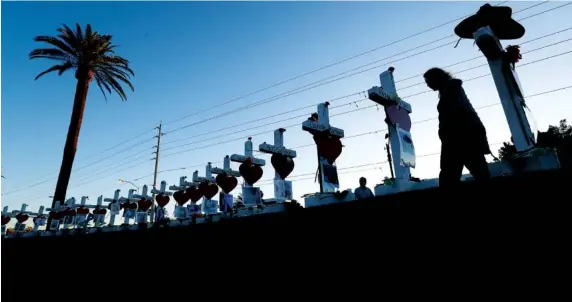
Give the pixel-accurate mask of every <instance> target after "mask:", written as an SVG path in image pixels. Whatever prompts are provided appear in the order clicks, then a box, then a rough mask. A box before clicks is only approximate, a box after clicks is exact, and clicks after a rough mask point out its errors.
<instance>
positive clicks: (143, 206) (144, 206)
mask: <svg viewBox="0 0 572 302" xmlns="http://www.w3.org/2000/svg"><path fill="white" fill-rule="evenodd" d="M137 205H138V206H139V209H140V210H142V211H147V210H149V209H150V208H151V206H152V205H153V203H152V202H151V200H147V199H139V200H137Z"/></svg>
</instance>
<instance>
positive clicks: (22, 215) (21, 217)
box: [1, 204, 46, 235]
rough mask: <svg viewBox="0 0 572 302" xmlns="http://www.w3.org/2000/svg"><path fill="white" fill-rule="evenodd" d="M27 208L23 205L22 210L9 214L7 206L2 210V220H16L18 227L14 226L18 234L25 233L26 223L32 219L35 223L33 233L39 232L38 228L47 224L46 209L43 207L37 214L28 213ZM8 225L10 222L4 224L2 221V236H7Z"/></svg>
mask: <svg viewBox="0 0 572 302" xmlns="http://www.w3.org/2000/svg"><path fill="white" fill-rule="evenodd" d="M27 208H28V205H27V204H22V207H21V208H20V210H14V211H12V212H9V208H8V206H5V207H4V208H3V209H2V219H9V220H11V219H12V218H15V219H16V221H17V222H16V225H15V226H14V230H15V231H16V232H17V233H21V232H24V231H25V229H26V222H27V221H28V219H29V218H30V217H31V218H32V220H33V222H34V229H33V231H37V230H38V227H39V226H40V225H43V224H45V222H46V219H45V216H44V207H43V206H41V207H40V210H39V211H38V212H37V213H35V212H31V211H27ZM42 222H43V224H41V223H42ZM7 223H8V221H6V223H4V221H2V231H1V233H2V235H4V234H6V225H7Z"/></svg>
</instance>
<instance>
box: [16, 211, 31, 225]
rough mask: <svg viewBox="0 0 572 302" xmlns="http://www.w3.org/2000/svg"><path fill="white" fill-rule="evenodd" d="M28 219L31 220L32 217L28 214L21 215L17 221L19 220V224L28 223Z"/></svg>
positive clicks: (17, 217)
mask: <svg viewBox="0 0 572 302" xmlns="http://www.w3.org/2000/svg"><path fill="white" fill-rule="evenodd" d="M28 218H30V216H28V214H23V213H19V214H18V215H16V220H18V222H19V223H24V222H26V220H28Z"/></svg>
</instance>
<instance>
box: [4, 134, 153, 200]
mask: <svg viewBox="0 0 572 302" xmlns="http://www.w3.org/2000/svg"><path fill="white" fill-rule="evenodd" d="M145 142H147V141H142V142H139V143H136V144H134V145H131V146H129V147H128V148H125V149H123V150H121V151H119V152H116V153H114V154H113V155H110V156H108V157H105V158H102V159H100V160H98V161H95V162H92V163H90V164H87V165H84V166H81V167H79V168H77V169H74V170H72V173H73V172H77V171H81V170H83V169H85V168H87V167H91V166H93V165H96V164H98V163H101V162H103V161H106V160H108V159H111V158H113V157H115V156H117V155H119V154H121V153H124V152H127V151H129V150H131V149H132V148H134V147H137V146H140V145H142V144H143V143H145ZM142 151H143V150H142ZM142 151H139V152H138V153H135V154H132V155H130V156H128V157H125V158H123V159H122V160H125V159H128V158H131V157H133V156H135V155H138V154H140V153H141V152H142ZM115 164H116V163H111V165H115ZM96 171H97V170H96ZM53 180H57V176H56V177H51V178H49V179H45V180H42V181H39V182H37V183H34V184H32V185H27V186H23V187H19V188H17V189H14V190H12V191H10V192H7V193H4V195H9V194H12V193H16V192H19V191H22V190H24V189H30V188H34V187H37V186H39V185H42V184H45V183H47V182H50V181H53Z"/></svg>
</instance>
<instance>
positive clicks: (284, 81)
mask: <svg viewBox="0 0 572 302" xmlns="http://www.w3.org/2000/svg"><path fill="white" fill-rule="evenodd" d="M506 2H508V1H502V2H500V3H497V4H495V6H498V5H501V4H503V3H506ZM545 2H548V1H545ZM545 2H543V3H540V4H544V3H545ZM540 4H536V5H534V6H531V7H529V8H526V9H530V8H532V7H535V6H538V5H540ZM526 9H525V10H526ZM470 15H472V13H471V14H468V15H464V16H462V17H459V18H456V19H453V20H451V21H447V22H445V23H442V24H439V25H436V26H433V27H431V28H428V29H424V30H422V31H419V32H417V33H414V34H412V35H409V36H406V37H404V38H401V39H398V40H395V41H393V42H390V43H386V44H384V45H381V46H378V47H375V48H373V49H370V50H367V51H364V52H362V53H359V54H356V55H352V56H350V57H348V58H345V59H342V60H338V61H336V62H334V63H330V64H328V65H326V66H323V67H320V68H317V69H314V70H312V71H309V72H305V73H303V74H301V75H298V76H295V77H291V78H289V79H286V80H283V81H281V82H279V83H276V84H273V85H270V86H267V87H265V88H262V89H258V90H256V91H254V92H250V93H248V94H245V95H242V96H240V97H237V98H234V99H231V100H228V101H225V102H223V103H220V104H217V105H215V106H212V107H209V108H207V109H204V110H201V111H198V112H194V113H192V114H189V115H186V116H184V117H181V118H177V119H174V120H171V121H168V122H165V124H170V123H174V122H177V121H180V120H183V119H186V118H189V117H191V116H195V115H198V114H201V113H204V112H206V111H209V110H212V109H215V108H218V107H221V106H224V105H227V104H229V103H232V102H235V101H238V100H241V99H243V98H246V97H249V96H252V95H254V94H257V93H260V92H263V91H266V90H268V89H272V88H274V87H277V86H280V85H282V84H285V83H288V82H291V81H294V80H297V79H300V78H302V77H305V76H308V75H311V74H314V73H316V72H319V71H322V70H325V69H327V68H330V67H333V66H336V65H339V64H342V63H345V62H347V61H350V60H353V59H356V58H359V57H362V56H364V55H366V54H369V53H372V52H374V51H377V50H380V49H383V48H386V47H388V46H391V45H394V44H397V43H399V42H403V41H406V40H408V39H411V38H414V37H417V36H419V35H422V34H425V33H428V32H430V31H433V30H435V29H437V28H441V27H443V26H445V25H449V24H451V23H453V22H456V21H459V20H462V19H464V18H466V17H468V16H470Z"/></svg>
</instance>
